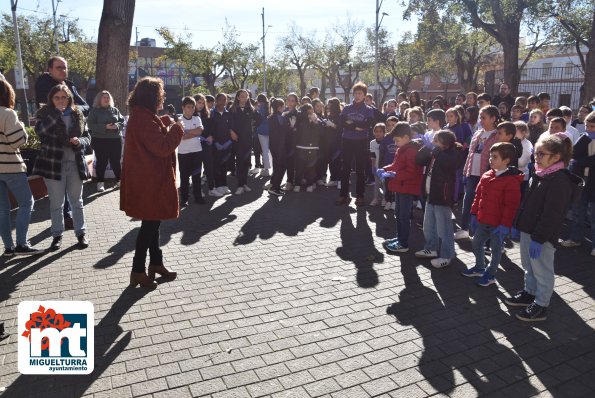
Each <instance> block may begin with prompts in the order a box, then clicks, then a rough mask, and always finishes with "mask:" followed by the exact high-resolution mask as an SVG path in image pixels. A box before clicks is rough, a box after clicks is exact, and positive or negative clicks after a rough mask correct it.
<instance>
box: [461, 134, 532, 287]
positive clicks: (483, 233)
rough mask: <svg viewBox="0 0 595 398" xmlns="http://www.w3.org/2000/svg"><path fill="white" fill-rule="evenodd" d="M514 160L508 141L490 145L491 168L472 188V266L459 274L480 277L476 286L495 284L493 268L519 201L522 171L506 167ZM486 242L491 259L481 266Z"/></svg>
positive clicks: (511, 147)
mask: <svg viewBox="0 0 595 398" xmlns="http://www.w3.org/2000/svg"><path fill="white" fill-rule="evenodd" d="M516 160H517V151H516V148H515V146H514V145H513V144H511V143H509V142H498V143H495V144H494V145H492V147H491V148H490V158H489V162H490V167H491V170H490V171H487V172H485V173H484V174H483V175H482V176H481V179H480V180H479V184H477V188H476V190H475V198H474V200H473V204H472V206H471V220H470V224H469V228H470V232H472V233H473V242H472V247H473V254H475V266H474V267H473V268H470V269H466V270H464V271H463V272H462V275H463V276H468V277H474V276H480V277H481V278H480V279H479V281H478V282H477V284H478V285H479V286H489V285H491V284H492V283H496V271H497V270H498V264H499V263H500V258H501V257H502V246H503V244H504V238H505V237H506V236H507V235H508V233H509V232H510V227H511V226H512V221H513V219H514V216H515V214H516V211H517V209H518V207H519V204H520V201H521V183H522V182H523V173H522V172H521V171H519V169H517V168H516V167H510V166H509V165H510V164H511V163H514V161H516ZM488 240H489V241H490V247H491V250H492V258H491V261H490V264H489V266H488V267H487V268H486V267H485V244H486V242H487V241H488Z"/></svg>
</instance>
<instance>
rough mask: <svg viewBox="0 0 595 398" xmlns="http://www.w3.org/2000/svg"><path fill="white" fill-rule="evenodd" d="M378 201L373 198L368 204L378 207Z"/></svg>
mask: <svg viewBox="0 0 595 398" xmlns="http://www.w3.org/2000/svg"><path fill="white" fill-rule="evenodd" d="M378 203H379V202H378V199H376V198H374V199H372V201H371V202H370V206H378Z"/></svg>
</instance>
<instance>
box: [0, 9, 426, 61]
mask: <svg viewBox="0 0 595 398" xmlns="http://www.w3.org/2000/svg"><path fill="white" fill-rule="evenodd" d="M15 1H16V0H15ZM288 3H291V4H294V5H295V6H294V7H293V8H290V7H288ZM102 7H103V1H101V0H86V1H85V0H83V1H81V0H61V1H60V2H59V3H58V9H57V14H58V15H61V14H64V15H67V16H68V17H70V18H78V19H79V25H80V26H81V27H82V28H83V31H84V32H85V33H86V34H87V36H89V37H90V38H92V39H93V40H96V39H97V32H98V28H99V20H100V19H101V11H102ZM263 7H264V12H265V29H268V30H267V34H266V39H265V43H266V47H267V48H266V53H267V56H271V55H272V54H273V53H274V51H275V48H274V47H275V43H276V42H277V41H278V39H279V38H280V37H282V36H284V35H286V34H287V33H288V31H289V28H288V27H289V26H290V25H291V24H292V23H294V22H295V23H296V24H297V25H298V27H300V28H301V29H302V31H303V32H310V31H312V32H316V34H317V36H319V37H321V38H322V37H324V33H325V30H326V29H327V27H328V26H329V25H331V24H333V23H335V22H337V21H339V22H343V21H346V20H347V19H348V18H351V19H352V20H355V21H360V22H361V23H363V25H364V27H373V26H374V23H375V19H376V14H375V7H376V1H375V0H323V1H316V0H299V1H292V2H288V1H278V0H277V1H270V0H268V1H263V0H215V1H212V0H211V1H204V0H173V1H170V2H165V1H163V0H136V9H135V15H134V27H133V32H132V40H131V44H134V42H135V29H136V28H138V33H139V38H144V37H149V38H154V39H156V40H157V45H158V46H162V45H163V44H164V43H163V41H161V40H160V39H159V35H158V34H157V33H156V32H155V29H156V28H158V27H160V26H166V27H168V28H170V29H171V30H173V31H174V32H176V33H177V34H179V35H185V34H187V33H190V34H192V42H193V44H194V47H195V48H197V47H199V46H205V47H214V46H215V45H216V44H217V43H218V42H219V41H221V40H222V39H223V34H222V29H223V27H224V26H225V21H226V19H227V22H228V23H229V24H230V25H232V26H235V27H236V30H237V32H238V33H239V34H240V40H241V41H242V42H244V43H257V42H258V43H259V45H262V42H261V41H260V40H261V37H262V16H261V14H262V9H263ZM403 10H404V7H402V6H401V0H384V1H383V3H382V6H381V11H380V13H381V14H382V13H383V12H386V13H388V14H389V15H388V16H385V17H384V19H383V21H382V27H383V28H385V29H387V30H388V31H389V32H390V33H391V34H392V37H393V40H394V41H397V40H398V38H399V36H400V35H402V34H403V33H404V32H406V31H410V30H411V31H413V30H415V26H416V22H415V21H413V22H410V21H403V18H402V16H403ZM0 11H1V12H3V13H10V2H9V0H3V1H2V3H1V5H0ZM17 14H18V15H48V16H50V15H52V0H18V3H17ZM268 25H271V26H270V27H268ZM267 27H268V28H267ZM364 35H365V33H364V32H362V33H361V34H360V39H362V40H363V38H364V37H365V36H364Z"/></svg>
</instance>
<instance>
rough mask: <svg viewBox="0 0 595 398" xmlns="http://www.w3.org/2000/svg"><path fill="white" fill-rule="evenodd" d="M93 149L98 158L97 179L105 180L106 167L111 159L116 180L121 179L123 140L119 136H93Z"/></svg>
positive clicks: (99, 180)
mask: <svg viewBox="0 0 595 398" xmlns="http://www.w3.org/2000/svg"><path fill="white" fill-rule="evenodd" d="M93 151H95V157H96V158H97V165H96V171H97V181H98V182H103V181H104V177H105V168H106V167H107V162H108V161H109V164H110V166H112V170H113V171H114V175H115V176H116V181H120V176H121V175H122V167H121V166H120V159H121V158H122V140H121V139H120V137H118V138H93Z"/></svg>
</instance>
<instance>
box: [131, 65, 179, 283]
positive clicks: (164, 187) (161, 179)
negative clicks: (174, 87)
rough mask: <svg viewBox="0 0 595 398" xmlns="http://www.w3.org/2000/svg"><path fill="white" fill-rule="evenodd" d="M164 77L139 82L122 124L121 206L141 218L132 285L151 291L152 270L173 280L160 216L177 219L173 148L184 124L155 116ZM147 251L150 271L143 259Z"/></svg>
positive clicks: (173, 273) (177, 143) (159, 107)
mask: <svg viewBox="0 0 595 398" xmlns="http://www.w3.org/2000/svg"><path fill="white" fill-rule="evenodd" d="M164 100H165V91H164V89H163V81H162V80H161V79H158V78H151V77H147V78H144V79H142V80H140V81H139V82H138V83H137V84H136V86H135V87H134V90H133V91H132V93H130V97H129V98H128V109H129V110H130V119H129V120H128V126H127V128H126V141H125V145H124V162H123V167H122V185H121V190H120V209H121V210H123V211H124V212H126V214H127V215H128V216H130V217H134V218H139V219H141V220H142V223H141V227H140V230H139V231H138V236H137V238H136V251H135V252H134V259H133V260H132V272H131V273H130V285H131V286H136V285H138V284H140V285H141V286H142V287H144V288H147V289H155V288H156V287H157V284H156V283H155V282H154V279H155V274H156V273H157V274H159V275H161V276H163V277H164V278H165V279H169V280H173V279H175V277H176V275H177V274H176V273H175V272H171V271H169V270H168V269H167V268H165V266H164V265H163V255H162V252H161V249H160V248H159V226H160V224H161V220H169V219H172V218H177V217H178V212H179V208H178V193H177V190H176V183H175V178H176V157H175V150H176V148H177V146H178V145H179V144H180V141H181V140H182V135H183V134H184V128H183V127H182V125H181V123H180V122H178V123H174V122H173V121H172V120H171V118H170V117H169V116H163V117H161V118H160V117H159V116H157V112H158V111H159V110H161V109H163V101H164ZM147 250H149V268H148V274H147V273H145V259H146V257H147Z"/></svg>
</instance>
